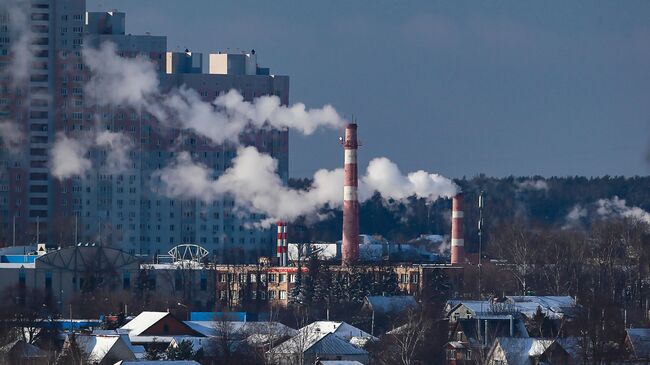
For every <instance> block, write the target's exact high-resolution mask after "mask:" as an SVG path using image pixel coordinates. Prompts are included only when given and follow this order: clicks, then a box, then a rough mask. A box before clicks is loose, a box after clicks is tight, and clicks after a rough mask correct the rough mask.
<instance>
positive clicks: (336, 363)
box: [318, 360, 363, 365]
mask: <svg viewBox="0 0 650 365" xmlns="http://www.w3.org/2000/svg"><path fill="white" fill-rule="evenodd" d="M318 364H319V365H363V363H360V362H358V361H353V360H323V361H319V362H318Z"/></svg>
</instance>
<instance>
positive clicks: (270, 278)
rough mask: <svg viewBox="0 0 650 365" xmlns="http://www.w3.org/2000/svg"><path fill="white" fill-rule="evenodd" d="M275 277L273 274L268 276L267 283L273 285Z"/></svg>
mask: <svg viewBox="0 0 650 365" xmlns="http://www.w3.org/2000/svg"><path fill="white" fill-rule="evenodd" d="M275 276H276V275H275V274H269V283H275ZM269 297H270V296H269Z"/></svg>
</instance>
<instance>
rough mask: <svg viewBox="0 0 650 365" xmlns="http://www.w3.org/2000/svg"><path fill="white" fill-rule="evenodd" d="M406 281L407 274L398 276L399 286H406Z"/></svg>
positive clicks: (407, 279) (407, 278)
mask: <svg viewBox="0 0 650 365" xmlns="http://www.w3.org/2000/svg"><path fill="white" fill-rule="evenodd" d="M408 281H409V276H408V274H400V275H399V282H400V283H401V284H406V283H408Z"/></svg>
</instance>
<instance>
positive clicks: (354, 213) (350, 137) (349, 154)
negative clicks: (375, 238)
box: [342, 123, 359, 265]
mask: <svg viewBox="0 0 650 365" xmlns="http://www.w3.org/2000/svg"><path fill="white" fill-rule="evenodd" d="M358 147H359V144H358V142H357V124H356V123H350V124H348V125H347V126H346V127H345V140H344V141H343V148H344V151H345V167H344V170H345V181H344V184H343V243H342V251H343V252H342V258H343V264H344V265H351V264H353V263H354V262H356V261H357V260H358V259H359V199H358V197H357V187H358V185H359V183H358V180H357V148H358Z"/></svg>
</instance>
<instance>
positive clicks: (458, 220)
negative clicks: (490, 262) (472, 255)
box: [451, 193, 465, 264]
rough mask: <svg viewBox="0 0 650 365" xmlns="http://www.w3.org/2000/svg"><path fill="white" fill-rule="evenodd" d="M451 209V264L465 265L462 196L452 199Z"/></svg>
mask: <svg viewBox="0 0 650 365" xmlns="http://www.w3.org/2000/svg"><path fill="white" fill-rule="evenodd" d="M451 205H452V207H451V263H452V264H464V263H465V219H464V218H465V212H464V210H463V209H464V203H463V195H462V194H460V193H459V194H457V195H456V196H454V197H453V199H452V204H451Z"/></svg>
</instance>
